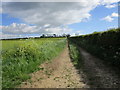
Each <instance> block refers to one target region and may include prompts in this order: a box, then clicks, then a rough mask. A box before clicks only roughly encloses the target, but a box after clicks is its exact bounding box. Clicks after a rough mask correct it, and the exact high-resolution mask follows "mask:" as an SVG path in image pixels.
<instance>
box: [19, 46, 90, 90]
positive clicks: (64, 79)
mask: <svg viewBox="0 0 120 90" xmlns="http://www.w3.org/2000/svg"><path fill="white" fill-rule="evenodd" d="M40 68H42V69H43V70H40V71H37V72H34V73H32V74H31V77H32V78H31V79H30V80H28V81H26V82H23V83H22V84H21V85H20V86H19V88H87V87H89V86H88V85H86V84H85V83H84V81H83V79H82V76H81V75H79V74H78V70H76V69H75V67H74V65H73V64H72V62H71V59H70V56H69V50H68V47H67V46H66V48H65V49H64V51H63V52H62V53H61V54H60V55H59V56H58V57H56V58H55V59H54V60H51V61H50V62H49V61H47V62H46V63H44V64H42V65H40Z"/></svg>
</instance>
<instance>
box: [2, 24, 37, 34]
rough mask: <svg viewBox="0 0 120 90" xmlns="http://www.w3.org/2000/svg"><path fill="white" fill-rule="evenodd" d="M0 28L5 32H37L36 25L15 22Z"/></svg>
mask: <svg viewBox="0 0 120 90" xmlns="http://www.w3.org/2000/svg"><path fill="white" fill-rule="evenodd" d="M0 29H2V32H3V33H5V34H31V33H36V32H38V28H37V26H29V25H26V24H16V23H13V24H11V25H9V26H1V27H0Z"/></svg>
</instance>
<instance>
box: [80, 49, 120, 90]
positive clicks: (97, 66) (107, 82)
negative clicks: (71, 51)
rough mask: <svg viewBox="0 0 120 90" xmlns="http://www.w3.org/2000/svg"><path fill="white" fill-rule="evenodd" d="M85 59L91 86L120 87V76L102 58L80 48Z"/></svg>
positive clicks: (86, 71) (87, 76)
mask: <svg viewBox="0 0 120 90" xmlns="http://www.w3.org/2000/svg"><path fill="white" fill-rule="evenodd" d="M79 49H80V52H81V55H82V59H83V60H84V67H83V71H84V74H85V75H86V82H87V83H88V85H89V86H90V87H91V88H95V87H96V88H120V78H119V77H118V76H117V75H116V74H115V72H114V71H113V70H111V69H110V68H108V67H106V66H105V65H104V64H103V62H101V60H100V59H98V58H96V57H94V56H92V55H91V54H90V53H88V52H86V51H85V50H84V49H82V48H79Z"/></svg>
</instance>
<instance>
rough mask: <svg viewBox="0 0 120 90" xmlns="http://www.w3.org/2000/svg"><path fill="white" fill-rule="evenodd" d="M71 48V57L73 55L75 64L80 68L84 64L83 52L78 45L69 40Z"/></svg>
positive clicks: (72, 58)
mask: <svg viewBox="0 0 120 90" xmlns="http://www.w3.org/2000/svg"><path fill="white" fill-rule="evenodd" d="M69 50H70V57H71V60H72V62H73V64H74V66H75V67H76V68H77V69H80V68H81V67H82V65H83V61H82V57H81V53H80V51H79V49H78V47H77V45H76V44H74V43H73V42H72V41H69Z"/></svg>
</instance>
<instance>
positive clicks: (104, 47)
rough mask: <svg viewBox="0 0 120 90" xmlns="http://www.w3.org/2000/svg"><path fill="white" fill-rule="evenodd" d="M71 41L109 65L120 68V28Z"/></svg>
mask: <svg viewBox="0 0 120 90" xmlns="http://www.w3.org/2000/svg"><path fill="white" fill-rule="evenodd" d="M69 40H72V41H73V42H75V43H76V44H78V45H79V46H80V47H83V48H85V49H86V50H87V51H88V52H90V53H91V54H93V55H95V56H97V57H99V58H101V60H103V61H105V62H106V63H107V64H108V65H111V66H113V67H117V68H120V28H118V29H111V30H108V31H104V32H95V33H92V34H88V35H81V36H77V37H70V38H69Z"/></svg>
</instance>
